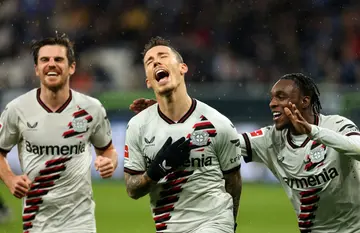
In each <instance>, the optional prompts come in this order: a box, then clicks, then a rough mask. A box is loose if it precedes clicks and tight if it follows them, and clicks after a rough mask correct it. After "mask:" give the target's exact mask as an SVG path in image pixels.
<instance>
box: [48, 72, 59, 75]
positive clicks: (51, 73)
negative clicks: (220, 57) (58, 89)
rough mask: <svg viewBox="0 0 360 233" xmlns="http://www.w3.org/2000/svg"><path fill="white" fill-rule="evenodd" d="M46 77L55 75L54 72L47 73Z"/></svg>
mask: <svg viewBox="0 0 360 233" xmlns="http://www.w3.org/2000/svg"><path fill="white" fill-rule="evenodd" d="M47 75H57V73H56V72H48V73H47Z"/></svg>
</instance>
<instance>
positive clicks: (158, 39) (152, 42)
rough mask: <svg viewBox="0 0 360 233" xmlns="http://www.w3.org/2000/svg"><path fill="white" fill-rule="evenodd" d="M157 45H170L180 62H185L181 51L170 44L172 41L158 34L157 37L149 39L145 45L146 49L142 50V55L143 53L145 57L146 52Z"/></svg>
mask: <svg viewBox="0 0 360 233" xmlns="http://www.w3.org/2000/svg"><path fill="white" fill-rule="evenodd" d="M156 46H166V47H169V48H170V49H171V50H172V51H173V52H174V53H175V55H176V58H177V60H178V61H179V62H180V63H183V62H184V60H183V58H182V56H181V55H180V53H179V52H178V51H177V50H176V49H175V48H174V47H173V46H171V44H170V41H169V40H166V39H164V38H162V37H160V36H157V37H153V38H151V39H150V40H149V42H148V43H147V44H146V45H145V47H144V51H143V52H142V55H143V58H144V57H145V54H146V53H147V52H148V51H149V50H150V49H152V48H153V47H156Z"/></svg>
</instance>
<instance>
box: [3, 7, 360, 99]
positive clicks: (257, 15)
mask: <svg viewBox="0 0 360 233" xmlns="http://www.w3.org/2000/svg"><path fill="white" fill-rule="evenodd" d="M56 33H66V34H67V35H68V36H69V37H70V38H71V39H72V40H73V41H74V42H75V45H76V51H77V54H78V66H77V67H78V68H77V72H76V75H74V77H73V78H72V85H73V87H74V88H76V89H79V90H81V91H84V92H87V93H89V92H90V93H91V92H94V91H95V90H103V89H106V90H108V89H111V88H114V89H117V90H131V89H139V88H145V84H144V72H143V70H142V69H143V66H142V57H141V52H142V50H143V46H144V44H145V43H146V42H147V41H148V40H149V39H150V38H151V37H152V36H157V35H160V36H163V37H165V38H167V39H170V40H171V41H172V43H173V44H174V46H175V47H176V48H178V49H179V51H180V52H181V53H182V55H183V57H184V59H185V62H186V63H187V64H188V66H189V68H190V71H189V74H188V75H187V80H188V81H193V82H204V83H205V82H206V83H212V82H236V83H239V84H241V85H246V84H247V83H251V84H253V83H260V82H261V83H271V82H273V81H274V80H276V79H277V78H278V77H279V76H281V75H282V74H285V73H287V72H305V73H307V74H309V75H311V76H312V77H313V78H314V79H316V80H317V81H318V82H332V83H336V84H345V85H354V84H357V83H359V81H360V65H359V56H360V1H358V0H352V1H351V0H304V1H298V0H239V1H237V0H196V1H194V0H172V1H169V0H0V88H1V89H3V90H4V88H11V89H14V88H25V89H28V88H32V87H33V86H36V85H37V81H36V78H34V74H33V73H34V72H33V61H32V58H31V54H30V51H29V44H30V42H31V41H32V40H34V39H39V38H42V37H48V36H54V35H55V34H56Z"/></svg>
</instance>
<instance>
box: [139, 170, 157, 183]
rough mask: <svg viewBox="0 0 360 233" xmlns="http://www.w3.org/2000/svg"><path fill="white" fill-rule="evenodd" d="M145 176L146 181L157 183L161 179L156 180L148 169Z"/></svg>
mask: <svg viewBox="0 0 360 233" xmlns="http://www.w3.org/2000/svg"><path fill="white" fill-rule="evenodd" d="M143 177H144V180H145V182H146V183H156V182H158V181H159V180H160V179H159V180H155V178H151V177H150V176H149V173H148V171H146V172H145V173H144V175H143Z"/></svg>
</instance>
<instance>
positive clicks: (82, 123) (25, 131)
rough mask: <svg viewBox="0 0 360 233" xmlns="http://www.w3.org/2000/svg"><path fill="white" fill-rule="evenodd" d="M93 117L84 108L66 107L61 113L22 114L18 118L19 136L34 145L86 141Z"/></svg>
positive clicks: (91, 128) (89, 133)
mask: <svg viewBox="0 0 360 233" xmlns="http://www.w3.org/2000/svg"><path fill="white" fill-rule="evenodd" d="M95 120H96V119H95V117H94V116H93V115H91V114H90V113H89V111H87V110H86V109H75V108H74V109H71V108H69V109H67V110H66V111H64V112H61V113H47V112H43V113H41V114H40V113H39V114H23V116H22V117H20V119H19V132H20V138H21V139H22V140H23V141H25V142H26V141H27V142H29V143H31V144H36V145H48V144H66V143H68V142H69V141H72V142H74V141H75V142H76V141H79V142H80V141H81V142H84V141H87V140H88V139H89V137H90V135H91V132H92V130H93V128H94V122H95Z"/></svg>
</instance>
